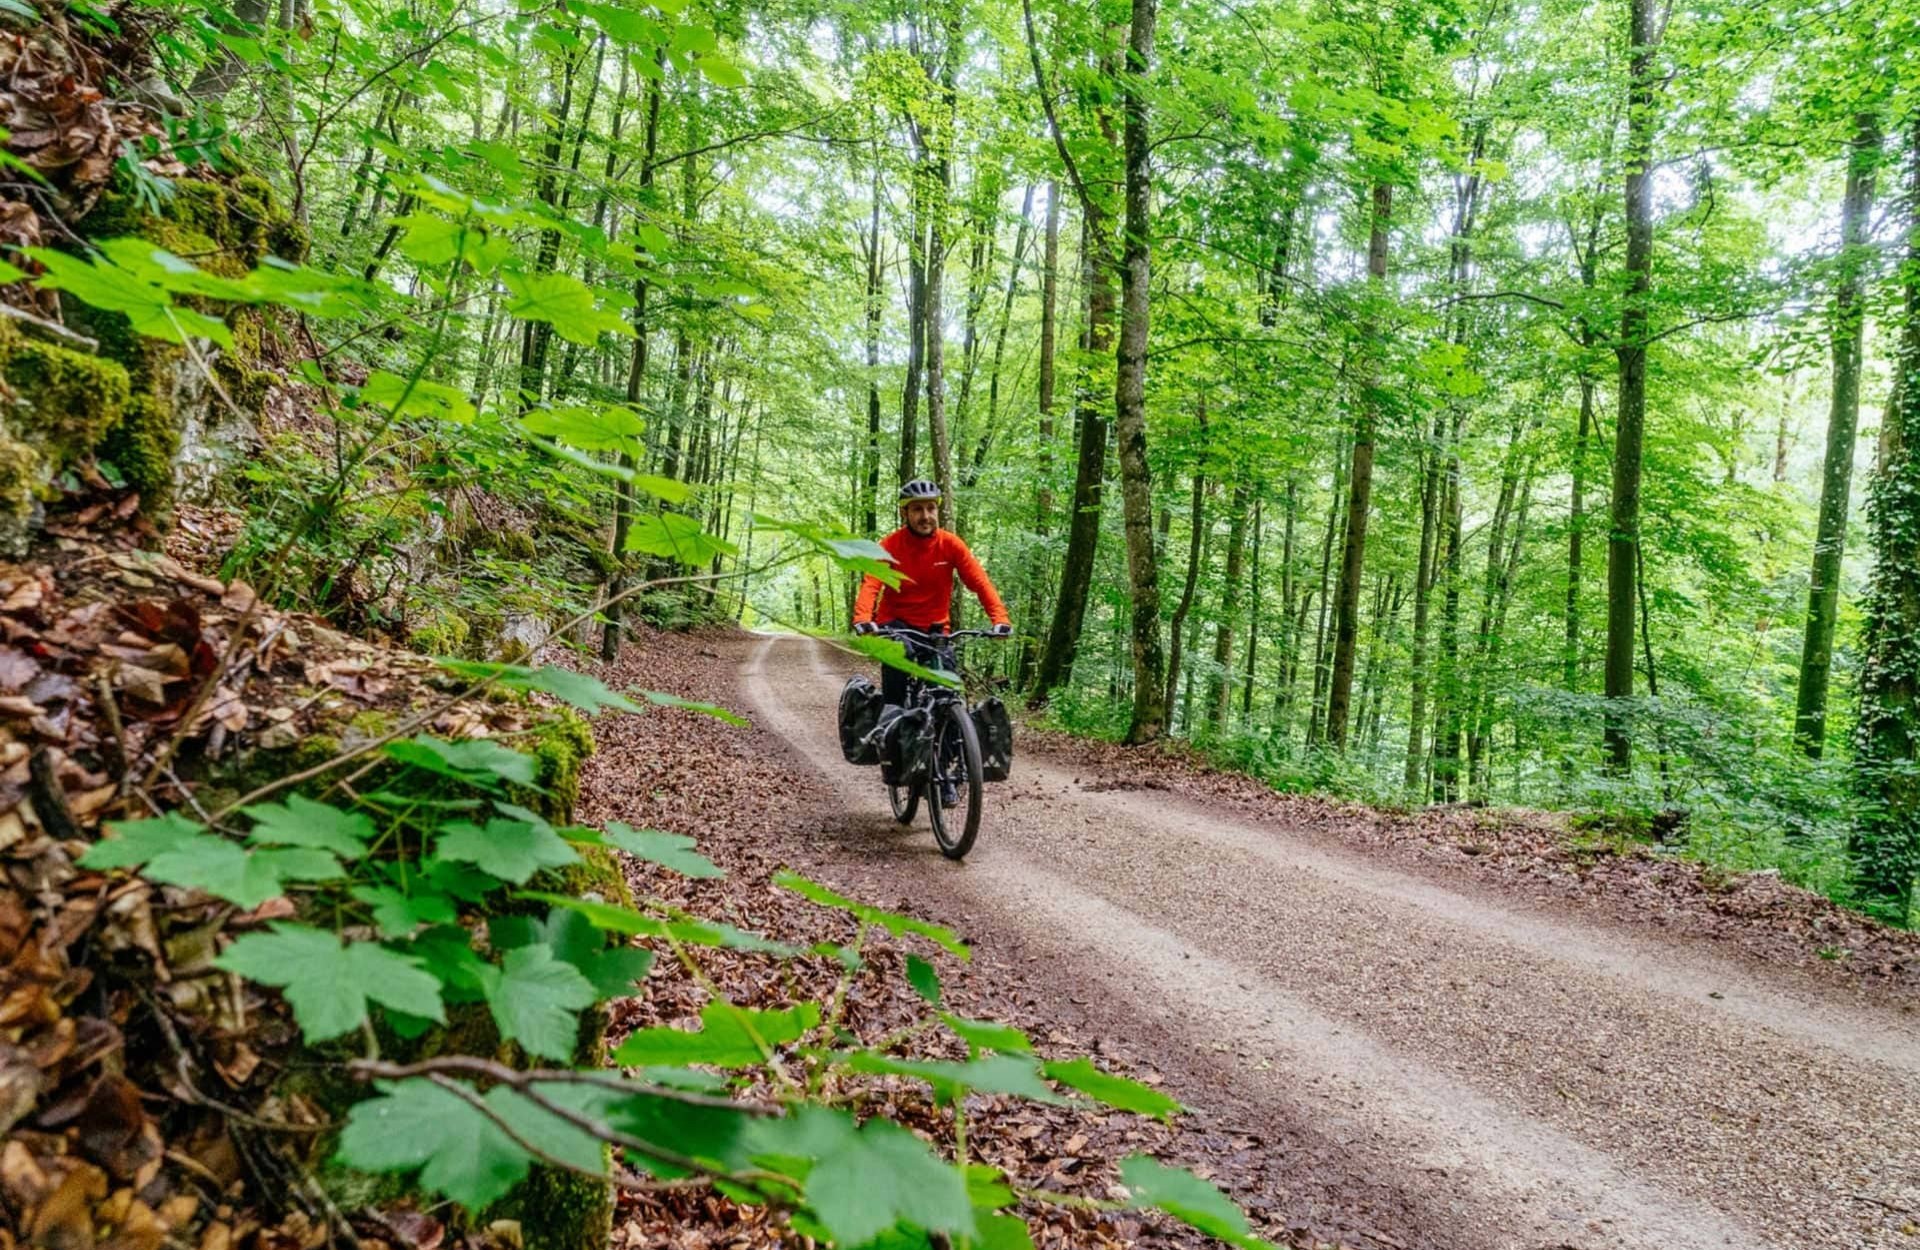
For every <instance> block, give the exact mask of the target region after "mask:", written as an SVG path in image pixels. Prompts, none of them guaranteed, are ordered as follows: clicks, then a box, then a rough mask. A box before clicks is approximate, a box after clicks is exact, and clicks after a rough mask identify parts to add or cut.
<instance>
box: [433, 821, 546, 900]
mask: <svg viewBox="0 0 1920 1250" xmlns="http://www.w3.org/2000/svg"><path fill="white" fill-rule="evenodd" d="M433 853H434V854H435V855H437V856H438V857H439V858H441V859H447V860H455V861H458V862H461V863H468V864H472V865H474V866H475V867H476V868H479V869H480V870H481V871H482V872H488V873H492V874H493V875H494V876H496V877H498V878H500V879H501V880H502V881H511V882H513V883H514V884H515V885H525V884H526V883H527V881H528V880H529V879H531V878H532V876H533V874H535V873H536V872H539V871H540V870H541V869H542V868H558V867H560V866H561V865H563V864H577V863H579V862H580V856H579V854H578V853H576V852H575V851H574V849H573V848H572V847H570V846H568V845H567V843H566V841H565V839H563V838H561V836H560V835H559V834H557V833H555V832H554V831H553V830H552V829H551V828H550V827H548V826H546V825H545V824H544V823H542V824H533V823H531V822H528V821H524V820H502V819H500V818H498V817H495V818H494V819H492V820H489V821H488V822H487V824H486V827H485V828H484V829H483V828H481V827H480V826H479V825H476V824H473V823H471V822H469V821H460V822H457V823H455V824H451V825H442V826H441V827H440V838H439V841H437V842H435V843H434V848H433Z"/></svg>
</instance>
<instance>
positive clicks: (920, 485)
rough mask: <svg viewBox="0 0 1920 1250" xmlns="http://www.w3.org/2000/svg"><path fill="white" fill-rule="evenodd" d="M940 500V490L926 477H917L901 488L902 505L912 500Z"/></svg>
mask: <svg viewBox="0 0 1920 1250" xmlns="http://www.w3.org/2000/svg"><path fill="white" fill-rule="evenodd" d="M938 498H940V488H939V487H938V486H935V485H934V484H933V483H932V482H929V481H928V480H927V479H926V478H924V477H916V478H914V479H913V480H912V481H911V482H908V483H906V484H904V485H903V486H901V487H900V502H901V503H906V502H907V501H908V500H910V499H938Z"/></svg>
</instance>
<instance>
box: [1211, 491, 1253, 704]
mask: <svg viewBox="0 0 1920 1250" xmlns="http://www.w3.org/2000/svg"><path fill="white" fill-rule="evenodd" d="M1247 493H1248V492H1247V488H1246V486H1245V485H1244V484H1242V485H1238V486H1235V487H1234V488H1233V496H1232V499H1231V501H1230V502H1229V503H1228V505H1227V507H1228V514H1227V570H1226V585H1225V586H1224V587H1222V589H1221V596H1220V620H1219V623H1218V624H1216V625H1215V626H1214V631H1215V632H1214V635H1213V663H1214V672H1213V676H1212V677H1211V678H1209V679H1208V684H1207V708H1208V714H1209V716H1210V717H1211V719H1212V725H1213V732H1214V733H1216V734H1218V733H1224V732H1225V731H1226V727H1227V712H1228V711H1229V710H1230V709H1231V707H1232V705H1233V683H1232V682H1231V681H1230V680H1228V674H1229V673H1230V672H1231V671H1232V669H1233V635H1234V631H1235V630H1236V629H1237V628H1238V626H1239V620H1240V579H1241V578H1242V577H1243V576H1245V575H1246V567H1245V559H1246V550H1247Z"/></svg>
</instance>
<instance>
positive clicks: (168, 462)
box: [99, 394, 180, 508]
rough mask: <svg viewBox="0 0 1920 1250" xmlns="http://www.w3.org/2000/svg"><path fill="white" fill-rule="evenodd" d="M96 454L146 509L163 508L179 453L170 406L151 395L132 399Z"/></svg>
mask: <svg viewBox="0 0 1920 1250" xmlns="http://www.w3.org/2000/svg"><path fill="white" fill-rule="evenodd" d="M99 453H100V458H101V459H102V460H109V461H112V462H113V467H114V468H116V469H118V470H120V476H121V477H123V478H125V479H126V481H127V485H129V486H131V487H133V488H134V489H135V490H137V491H139V492H140V497H141V499H142V500H143V501H145V502H146V503H147V505H148V507H149V508H158V507H164V506H165V504H166V502H167V500H168V499H169V498H170V497H171V495H172V493H173V459H174V457H175V456H177V455H178V454H179V453H180V428H179V426H178V425H176V424H175V423H174V420H173V405H172V404H170V403H167V402H166V401H165V400H164V399H161V398H159V397H157V396H154V395H152V394H146V395H136V396H134V398H133V402H131V403H129V404H128V405H127V410H126V413H125V415H123V416H122V417H121V419H120V422H119V424H117V425H115V426H114V427H113V429H111V430H109V431H108V432H107V436H106V438H104V439H102V440H101V442H100V446H99Z"/></svg>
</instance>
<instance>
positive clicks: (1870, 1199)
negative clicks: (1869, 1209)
mask: <svg viewBox="0 0 1920 1250" xmlns="http://www.w3.org/2000/svg"><path fill="white" fill-rule="evenodd" d="M1847 1197H1849V1198H1851V1199H1853V1200H1854V1201H1855V1202H1865V1203H1870V1204H1871V1205H1873V1206H1876V1207H1881V1208H1883V1209H1885V1210H1888V1211H1891V1212H1893V1213H1894V1214H1895V1215H1920V1211H1915V1210H1913V1209H1912V1208H1911V1207H1902V1206H1896V1205H1894V1204H1893V1203H1891V1202H1888V1201H1887V1200H1886V1199H1884V1198H1876V1197H1874V1196H1873V1195H1872V1194H1848V1195H1847Z"/></svg>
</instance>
